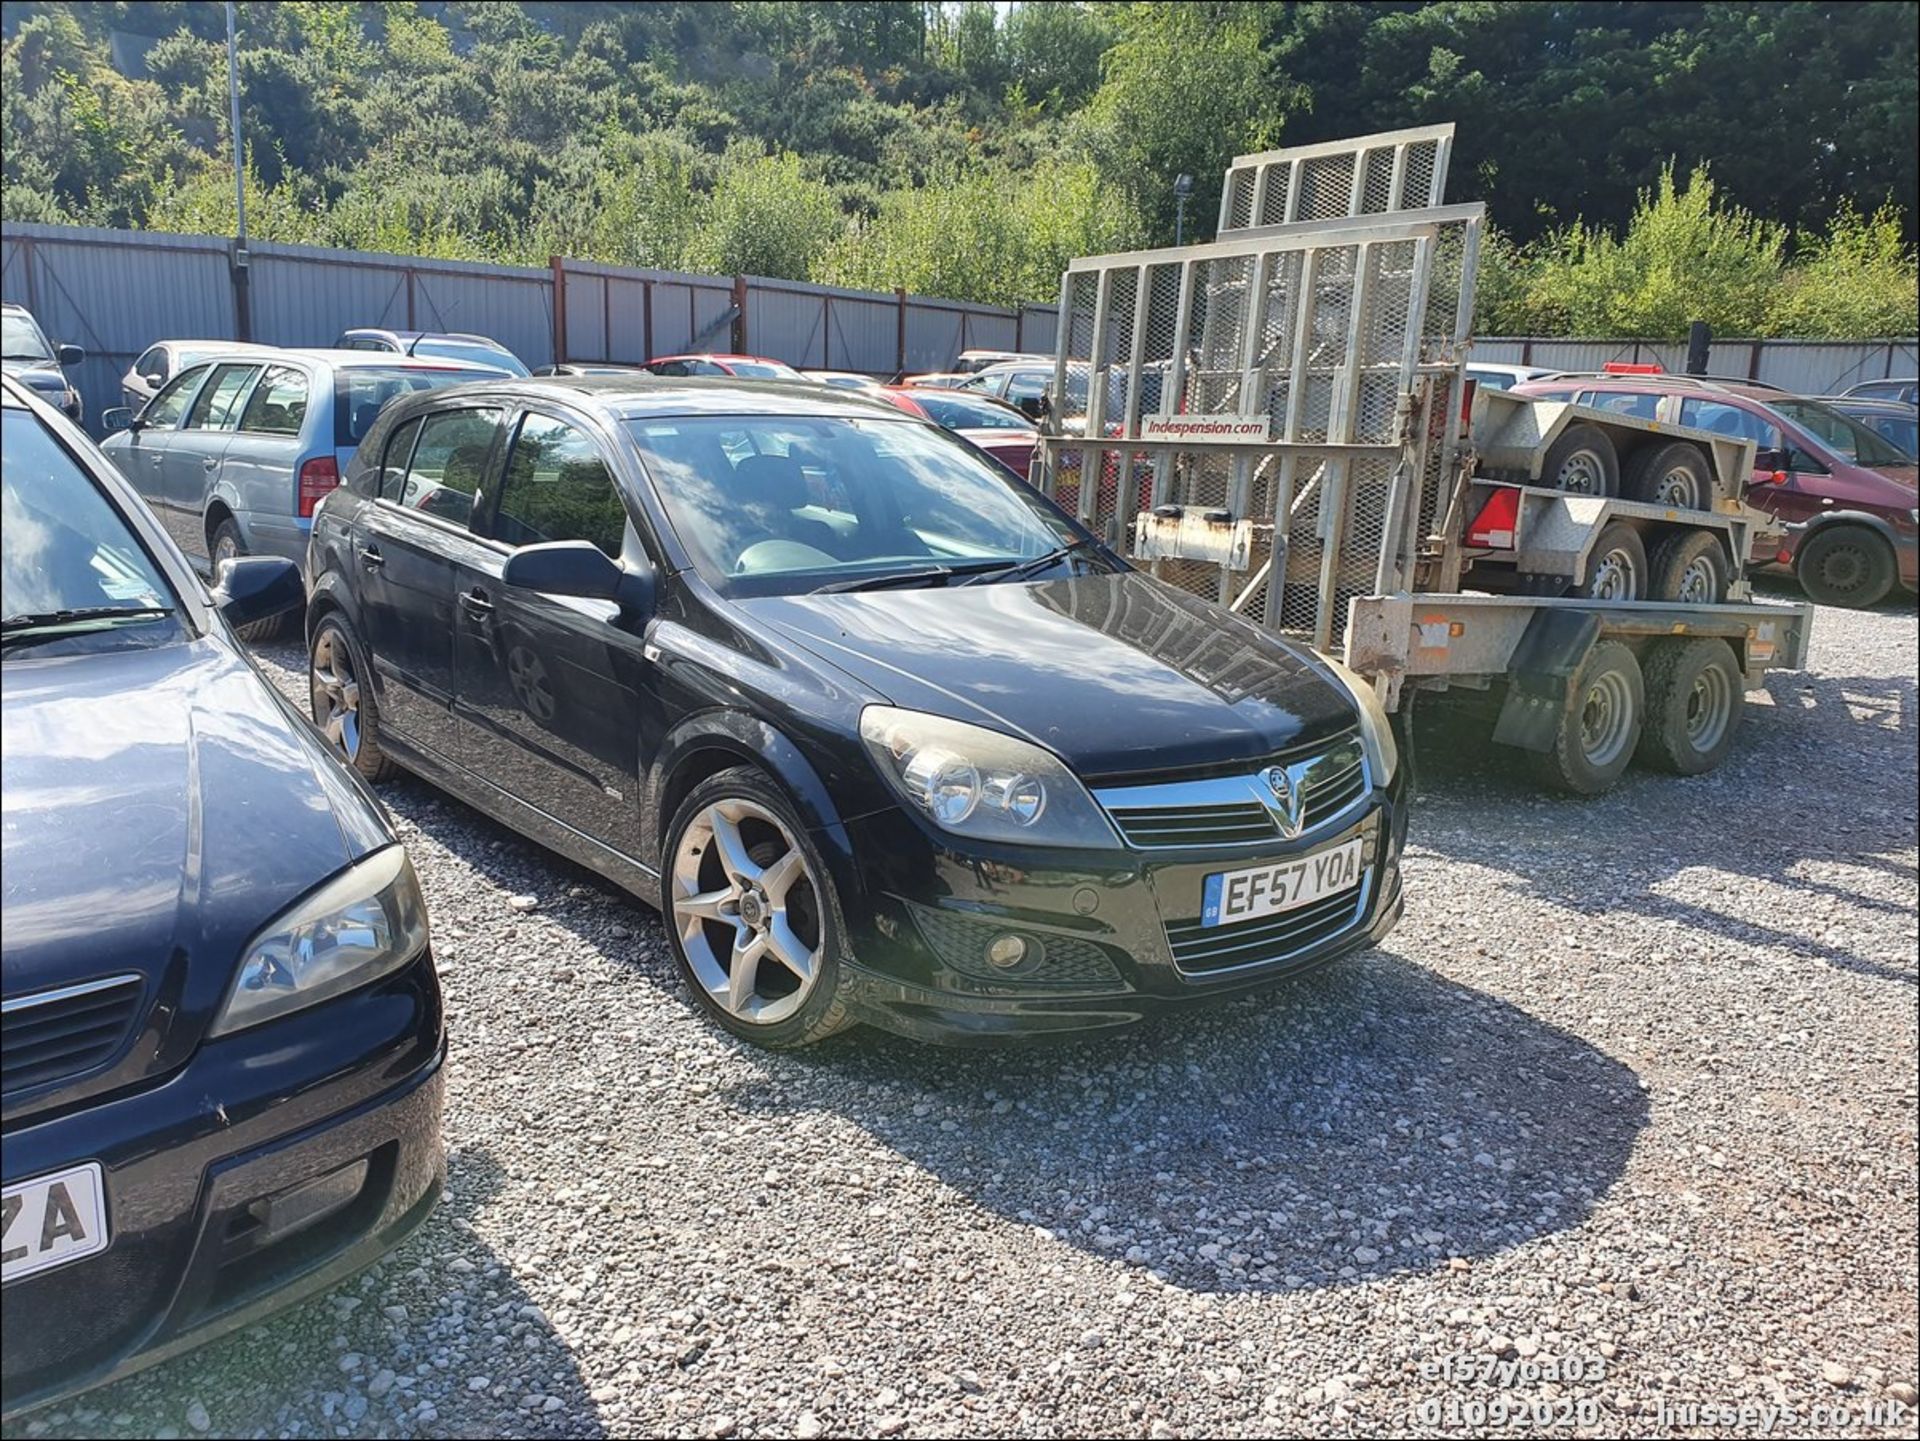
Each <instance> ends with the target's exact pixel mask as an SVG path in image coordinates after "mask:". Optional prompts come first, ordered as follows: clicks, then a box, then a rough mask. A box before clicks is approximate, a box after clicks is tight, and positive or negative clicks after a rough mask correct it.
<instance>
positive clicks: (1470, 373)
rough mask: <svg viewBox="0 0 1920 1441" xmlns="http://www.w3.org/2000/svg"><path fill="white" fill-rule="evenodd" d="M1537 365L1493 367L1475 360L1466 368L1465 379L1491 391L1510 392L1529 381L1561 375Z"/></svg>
mask: <svg viewBox="0 0 1920 1441" xmlns="http://www.w3.org/2000/svg"><path fill="white" fill-rule="evenodd" d="M1561 373H1562V372H1560V371H1558V370H1549V369H1546V368H1545V367H1543V366H1538V365H1495V364H1493V363H1491V362H1488V361H1479V360H1476V361H1474V362H1473V364H1471V365H1469V366H1468V367H1467V379H1468V380H1471V381H1474V382H1476V383H1478V384H1480V385H1484V386H1487V387H1489V388H1491V389H1493V390H1512V389H1513V388H1514V386H1516V385H1524V384H1526V382H1528V381H1529V380H1552V379H1553V378H1554V376H1556V375H1559V374H1561Z"/></svg>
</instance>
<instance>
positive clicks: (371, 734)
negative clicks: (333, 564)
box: [307, 611, 393, 781]
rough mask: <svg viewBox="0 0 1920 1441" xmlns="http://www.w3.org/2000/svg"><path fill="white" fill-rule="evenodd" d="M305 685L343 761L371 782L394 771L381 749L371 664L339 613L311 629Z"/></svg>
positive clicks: (316, 720) (320, 722) (321, 724)
mask: <svg viewBox="0 0 1920 1441" xmlns="http://www.w3.org/2000/svg"><path fill="white" fill-rule="evenodd" d="M307 689H308V692H309V693H310V695H311V697H312V702H313V723H314V725H315V726H316V727H317V728H318V729H319V731H320V733H321V734H322V735H323V736H325V737H326V738H327V741H328V743H329V744H331V745H332V746H333V748H334V750H335V751H336V752H337V753H338V754H339V756H340V757H341V759H342V760H344V761H346V763H347V764H348V765H350V766H352V767H353V768H354V769H355V770H357V771H359V772H360V774H361V775H363V776H365V777H366V778H367V779H368V780H370V781H383V780H385V779H386V778H387V777H388V776H390V775H392V774H393V762H392V761H391V760H389V759H388V758H387V754H386V752H385V751H383V750H381V749H380V708H379V706H378V704H377V703H376V702H375V700H374V696H373V668H372V666H371V665H369V664H368V661H367V654H366V652H365V651H364V650H362V649H361V648H360V638H359V637H358V636H356V635H355V634H354V633H353V627H352V626H350V625H348V624H347V618H346V617H345V616H343V615H341V614H340V613H339V612H338V611H330V612H329V613H328V614H326V615H324V616H322V617H321V618H320V623H319V624H318V625H316V626H315V627H314V628H313V641H312V643H311V644H310V645H309V646H308V647H307Z"/></svg>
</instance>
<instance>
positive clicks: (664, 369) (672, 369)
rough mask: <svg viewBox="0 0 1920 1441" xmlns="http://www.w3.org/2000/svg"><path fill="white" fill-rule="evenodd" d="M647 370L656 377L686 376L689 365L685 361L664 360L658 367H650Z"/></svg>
mask: <svg viewBox="0 0 1920 1441" xmlns="http://www.w3.org/2000/svg"><path fill="white" fill-rule="evenodd" d="M647 369H648V370H650V371H652V372H653V373H654V374H655V375H685V374H686V373H687V363H686V361H684V360H663V361H661V362H660V363H659V364H658V365H649V366H648V367H647Z"/></svg>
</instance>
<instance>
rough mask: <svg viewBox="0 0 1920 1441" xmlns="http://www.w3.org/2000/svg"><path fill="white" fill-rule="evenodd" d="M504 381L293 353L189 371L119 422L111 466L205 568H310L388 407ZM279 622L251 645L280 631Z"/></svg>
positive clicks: (356, 357) (461, 367)
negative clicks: (344, 480)
mask: <svg viewBox="0 0 1920 1441" xmlns="http://www.w3.org/2000/svg"><path fill="white" fill-rule="evenodd" d="M502 373H503V372H501V371H499V370H492V369H487V368H484V367H481V366H478V365H471V364H468V363H466V362H463V361H457V360H412V359H407V358H405V357H403V356H397V355H388V354H384V353H369V352H367V351H356V350H281V351H274V352H272V353H271V354H270V355H264V356H257V357H256V356H232V357H229V358H227V359H223V360H207V361H202V362H201V363H200V364H198V365H195V366H190V367H189V368H187V369H186V370H183V371H181V372H180V374H179V375H177V376H175V377H174V378H173V379H172V380H171V381H169V382H168V383H167V384H166V385H165V386H163V387H162V388H161V390H160V393H159V394H158V395H156V396H155V397H154V398H153V399H152V401H150V402H149V403H148V404H147V406H146V408H145V409H143V410H142V411H141V412H140V414H139V415H138V416H134V415H130V414H128V413H127V412H126V411H108V412H107V414H106V415H105V416H103V417H102V420H103V421H105V422H106V423H107V425H108V426H109V428H110V429H112V430H113V431H114V433H113V434H111V435H109V436H108V437H107V439H106V441H105V443H104V445H103V447H102V448H103V449H104V450H105V451H106V454H107V457H108V459H110V460H111V461H112V462H113V463H114V465H116V466H117V467H119V469H120V472H121V474H123V475H125V476H126V477H127V479H128V480H130V481H132V482H133V485H134V488H135V489H136V490H138V491H139V492H140V494H141V496H142V497H143V498H144V499H145V500H146V501H147V503H148V504H149V505H151V506H152V507H153V509H154V513H155V514H156V515H157V516H159V517H160V521H161V523H162V524H163V525H165V526H166V528H167V532H168V534H170V535H171V536H172V537H173V541H174V544H176V545H178V546H179V547H180V549H181V550H183V551H185V552H186V553H187V555H188V556H190V557H192V558H193V559H194V560H195V561H197V562H198V563H200V564H201V565H202V566H212V565H216V564H218V563H219V562H221V561H223V560H231V559H233V558H234V557H236V556H242V555H278V556H284V557H286V558H287V559H288V560H291V561H293V562H294V563H295V564H296V565H297V564H300V563H302V562H304V561H305V559H306V553H307V534H308V531H309V530H310V528H311V527H312V524H313V508H314V507H315V506H316V505H318V504H319V503H320V499H321V497H322V496H324V495H325V494H326V493H327V492H328V491H330V490H332V489H333V488H334V487H335V486H336V485H338V484H339V483H340V476H341V473H342V471H344V470H345V468H346V466H347V463H348V462H349V461H350V460H352V458H353V452H354V448H355V447H356V446H358V445H359V443H360V438H361V437H362V436H363V435H365V434H366V433H367V428H368V427H369V426H371V425H372V424H373V421H374V417H375V416H377V415H378V414H379V413H380V408H381V407H382V406H384V405H386V404H387V403H388V402H389V401H391V400H393V399H394V398H395V397H397V396H401V395H406V394H408V393H410V392H412V391H416V390H431V389H434V388H436V387H438V386H443V385H455V384H458V383H459V382H460V381H463V380H476V379H482V378H489V377H495V378H497V377H499V376H500V375H501V374H502ZM274 629H275V623H273V622H268V623H264V624H263V625H261V626H259V627H256V628H254V629H252V630H250V631H249V632H248V633H247V634H248V638H249V639H255V640H257V639H261V638H263V637H264V636H266V635H270V634H272V633H273V632H274Z"/></svg>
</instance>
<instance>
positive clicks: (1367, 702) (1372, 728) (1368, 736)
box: [1316, 652, 1400, 785]
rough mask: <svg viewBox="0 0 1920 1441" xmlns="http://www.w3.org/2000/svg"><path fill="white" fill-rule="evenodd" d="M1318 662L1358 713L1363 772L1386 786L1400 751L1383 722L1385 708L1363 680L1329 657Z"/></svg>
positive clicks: (1394, 768) (1390, 725)
mask: <svg viewBox="0 0 1920 1441" xmlns="http://www.w3.org/2000/svg"><path fill="white" fill-rule="evenodd" d="M1316 654H1319V653H1318V652H1316ZM1320 659H1321V660H1322V661H1323V662H1325V664H1326V667H1327V669H1328V670H1330V671H1332V672H1333V678H1334V679H1335V680H1337V681H1339V682H1340V684H1341V685H1342V686H1344V687H1345V688H1346V690H1347V693H1348V694H1349V695H1351V696H1352V697H1353V703H1354V705H1355V706H1356V707H1357V708H1358V709H1359V711H1360V743H1361V744H1362V745H1364V746H1365V747H1366V748H1367V768H1368V769H1369V770H1371V771H1372V772H1373V779H1374V782H1375V784H1377V785H1386V784H1387V783H1388V782H1389V781H1391V780H1392V779H1393V773H1394V772H1395V771H1396V770H1398V769H1399V768H1400V747H1399V746H1398V745H1396V744H1395V743H1394V739H1393V723H1392V722H1391V721H1389V720H1388V719H1387V708H1386V707H1385V706H1383V705H1381V704H1380V696H1379V693H1378V692H1376V691H1375V690H1374V688H1373V686H1372V685H1371V684H1370V683H1369V682H1368V681H1366V680H1365V679H1364V678H1362V677H1361V676H1359V675H1358V674H1356V673H1355V672H1353V671H1350V670H1348V669H1347V668H1346V666H1344V665H1342V664H1341V663H1340V662H1339V661H1337V660H1335V659H1334V658H1333V657H1332V656H1330V655H1324V654H1321V655H1320Z"/></svg>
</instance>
